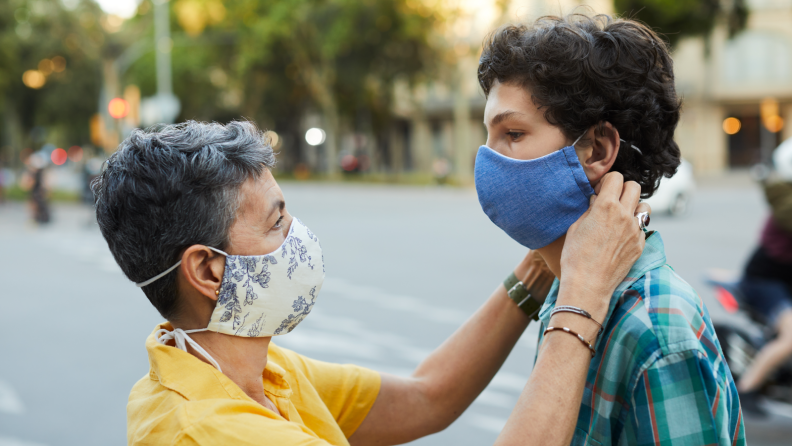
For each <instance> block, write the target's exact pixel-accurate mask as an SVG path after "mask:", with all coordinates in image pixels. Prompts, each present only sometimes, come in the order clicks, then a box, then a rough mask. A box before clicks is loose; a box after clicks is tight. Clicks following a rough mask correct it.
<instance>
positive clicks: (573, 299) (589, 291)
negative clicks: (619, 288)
mask: <svg viewBox="0 0 792 446" xmlns="http://www.w3.org/2000/svg"><path fill="white" fill-rule="evenodd" d="M565 277H568V276H565ZM612 297H613V290H601V289H597V288H596V287H591V286H589V285H587V284H584V283H581V282H579V281H574V280H571V279H562V280H561V283H560V284H559V288H558V299H557V300H556V306H561V305H571V306H575V307H579V308H582V309H584V310H586V311H588V312H589V314H591V317H592V318H594V320H596V321H597V322H600V323H602V320H603V319H604V318H605V315H606V314H607V313H608V307H609V306H610V301H611V298H612ZM556 316H560V315H556Z"/></svg>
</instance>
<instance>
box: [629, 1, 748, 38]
mask: <svg viewBox="0 0 792 446" xmlns="http://www.w3.org/2000/svg"><path fill="white" fill-rule="evenodd" d="M725 5H728V6H726V8H725V9H724V6H725ZM614 7H615V9H616V12H617V13H619V14H621V15H623V16H624V17H629V18H633V19H638V20H640V21H642V22H644V23H646V24H647V25H649V26H650V27H652V28H653V29H654V30H655V31H656V32H658V33H660V34H661V35H663V36H665V37H666V38H667V39H668V40H669V42H670V43H671V45H675V44H676V43H677V42H678V41H679V39H681V38H683V37H686V36H707V35H709V33H710V32H711V31H712V29H713V28H714V27H715V25H716V23H717V22H718V20H725V22H726V25H727V27H728V30H729V34H730V35H734V34H735V33H737V32H738V31H740V30H742V29H743V28H745V23H746V20H747V18H748V8H747V6H746V0H734V1H733V2H722V1H721V0H614Z"/></svg>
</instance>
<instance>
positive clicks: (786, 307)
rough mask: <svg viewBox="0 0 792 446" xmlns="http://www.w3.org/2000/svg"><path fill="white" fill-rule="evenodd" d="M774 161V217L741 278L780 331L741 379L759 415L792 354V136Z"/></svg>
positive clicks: (753, 302)
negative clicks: (768, 386) (766, 388)
mask: <svg viewBox="0 0 792 446" xmlns="http://www.w3.org/2000/svg"><path fill="white" fill-rule="evenodd" d="M773 164H774V166H775V175H774V176H771V177H769V178H766V179H764V181H763V189H764V193H765V198H766V199H767V202H768V204H769V205H770V216H769V217H768V218H767V221H766V223H765V225H764V229H763V230H762V235H761V239H760V242H759V246H758V247H757V248H756V251H754V253H753V255H752V256H751V258H750V260H749V261H748V264H747V265H746V267H745V272H744V276H743V278H742V280H741V282H740V289H741V291H742V293H743V295H744V297H745V300H746V303H747V304H748V305H750V306H751V307H752V308H753V309H754V310H756V311H757V312H758V313H759V314H761V315H762V316H764V318H765V320H766V321H767V323H768V325H770V326H771V327H772V328H774V329H775V331H776V332H777V336H776V337H775V338H774V339H773V340H772V341H770V342H769V343H768V344H766V345H765V346H764V347H763V348H762V349H761V350H760V351H759V352H758V353H757V354H756V356H755V357H754V361H753V363H752V364H751V365H750V366H749V367H748V369H747V370H746V371H745V373H743V375H742V376H741V377H740V381H739V382H738V383H737V388H738V390H739V391H740V398H741V401H742V402H743V408H744V409H745V410H746V411H747V412H749V413H751V414H753V415H758V416H764V415H766V411H765V410H764V409H763V408H762V407H761V405H760V400H761V397H760V396H759V390H760V388H761V387H762V385H763V384H764V383H765V381H766V380H767V378H768V376H770V374H771V373H773V372H774V371H775V370H776V369H777V368H778V367H779V366H780V365H781V364H783V362H784V361H786V360H787V359H789V358H790V357H792V139H789V140H787V141H785V142H784V143H782V144H781V145H780V146H779V147H778V148H777V149H776V150H775V152H774V153H773Z"/></svg>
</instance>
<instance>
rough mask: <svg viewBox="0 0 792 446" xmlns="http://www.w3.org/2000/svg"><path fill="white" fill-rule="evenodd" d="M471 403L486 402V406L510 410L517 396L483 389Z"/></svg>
mask: <svg viewBox="0 0 792 446" xmlns="http://www.w3.org/2000/svg"><path fill="white" fill-rule="evenodd" d="M473 404H486V405H487V406H493V407H501V408H503V409H509V410H512V409H513V408H514V405H515V404H517V398H515V397H514V395H511V394H508V393H503V392H496V391H494V390H489V389H484V391H483V392H481V394H479V396H478V398H476V400H475V401H473Z"/></svg>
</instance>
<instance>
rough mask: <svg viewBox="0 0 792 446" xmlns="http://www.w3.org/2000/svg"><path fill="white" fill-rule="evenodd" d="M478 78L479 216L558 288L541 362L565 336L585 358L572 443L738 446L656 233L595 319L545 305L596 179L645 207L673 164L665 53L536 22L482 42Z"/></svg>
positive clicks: (587, 23) (709, 357) (637, 35)
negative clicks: (618, 186)
mask: <svg viewBox="0 0 792 446" xmlns="http://www.w3.org/2000/svg"><path fill="white" fill-rule="evenodd" d="M478 74H479V83H480V84H481V86H482V88H483V90H484V93H485V96H486V98H487V103H486V107H485V110H484V124H485V125H486V127H487V132H488V136H487V145H486V146H482V147H481V148H479V151H478V156H477V158H476V167H475V180H476V189H477V192H478V198H479V201H480V203H481V206H482V209H483V210H484V212H485V213H486V214H487V216H489V218H490V219H491V220H492V222H493V223H495V224H496V225H497V226H498V227H500V228H501V229H503V230H504V231H505V232H506V233H507V234H508V235H509V236H511V237H512V238H513V239H515V240H516V241H518V242H520V243H521V244H522V245H524V246H526V247H528V248H531V249H535V250H537V251H538V252H539V253H540V254H541V256H542V257H543V258H544V259H545V260H546V261H547V265H548V266H549V268H550V270H552V271H553V273H554V274H555V275H556V276H557V277H558V278H559V279H560V280H559V281H557V282H556V283H555V285H554V287H553V289H551V290H550V293H549V294H548V296H547V298H546V300H545V303H544V305H543V307H542V309H541V312H540V313H539V319H540V320H541V322H542V331H540V337H539V349H538V351H539V355H542V354H543V352H544V351H546V349H548V348H549V346H548V344H547V341H548V340H549V339H548V337H550V336H552V335H553V334H555V333H566V334H567V335H572V336H568V337H573V336H578V337H580V338H581V339H585V343H586V344H588V345H589V346H590V348H591V352H592V356H593V358H594V359H593V360H592V361H591V364H590V366H589V373H588V375H587V382H586V390H585V394H584V396H583V403H582V405H581V407H580V412H579V415H578V421H577V426H576V427H577V428H576V429H575V433H574V439H573V441H572V443H573V444H598V445H599V444H602V445H648V444H653V445H654V444H663V445H704V444H708V445H713V444H717V445H722V446H726V445H730V446H731V445H743V444H745V432H744V429H743V420H742V416H741V412H740V402H739V398H738V393H737V389H736V386H735V384H734V380H733V378H732V375H731V373H730V371H729V368H728V366H727V364H726V361H725V360H724V356H723V352H722V350H721V347H720V344H719V342H718V339H717V336H716V334H715V330H714V327H713V325H712V320H711V319H710V316H709V313H708V311H707V309H706V307H705V306H704V303H703V302H702V300H701V298H700V297H699V295H698V294H697V293H696V291H695V290H694V289H693V288H692V287H691V286H690V285H688V284H687V283H686V282H685V281H684V280H683V279H682V278H681V277H679V276H678V275H677V274H676V273H675V272H674V270H673V269H672V268H671V267H670V266H669V265H668V264H667V263H666V255H665V248H664V244H663V240H662V239H661V237H660V234H659V233H658V232H657V231H651V232H646V246H645V248H644V251H643V253H642V255H641V257H640V258H639V259H638V260H637V262H635V264H633V265H632V268H631V270H630V272H629V273H628V274H627V277H626V278H625V279H624V281H623V282H622V283H621V284H619V286H618V287H617V288H616V289H615V291H614V293H613V295H612V298H611V301H610V303H609V308H608V311H607V312H606V314H601V315H599V314H597V315H595V314H594V313H593V312H591V311H590V309H588V308H586V307H585V306H584V307H582V308H581V307H574V306H570V305H569V304H566V303H562V302H561V301H560V300H556V297H557V296H560V295H559V294H557V293H558V292H559V286H560V287H563V286H564V280H566V273H563V274H562V271H561V267H560V265H561V264H562V263H563V261H564V255H566V249H567V247H568V244H569V243H570V240H569V238H568V237H569V234H568V232H567V230H568V229H569V228H570V225H571V224H572V223H574V222H575V220H576V219H577V218H578V217H579V216H580V215H581V214H582V213H583V212H585V211H586V209H587V208H588V200H589V197H590V196H592V194H594V191H595V189H596V187H597V186H598V185H599V183H600V181H602V179H603V178H606V175H612V174H613V172H619V173H621V174H622V175H623V176H624V179H625V180H631V181H632V182H629V183H626V185H625V187H626V188H628V187H629V188H632V187H634V188H636V191H635V192H634V193H635V194H642V196H644V197H649V196H651V195H652V194H653V192H654V191H655V189H656V188H657V185H658V183H659V181H660V179H661V178H663V177H670V176H672V175H673V174H674V172H675V171H676V169H677V166H679V163H680V151H679V147H678V146H677V144H676V142H674V131H675V129H676V126H677V123H678V122H679V116H680V107H681V102H680V100H679V98H678V97H677V94H676V91H675V86H674V71H673V62H672V59H671V56H670V54H669V51H668V46H667V45H666V43H665V42H664V41H663V40H661V39H660V38H659V37H658V35H657V34H655V33H654V32H653V31H652V30H651V29H650V28H648V27H647V26H645V25H643V24H641V23H639V22H636V21H633V20H626V19H613V18H611V17H609V16H607V15H597V16H589V15H586V14H572V15H569V16H566V17H553V16H548V17H543V18H540V19H538V20H537V21H536V22H534V23H533V24H531V25H516V26H515V25H512V26H506V27H503V28H501V29H499V30H498V31H496V32H495V33H493V34H492V35H491V36H490V38H489V39H488V40H487V41H486V42H485V44H484V49H483V52H482V55H481V58H480V61H479V69H478ZM609 172H610V173H609ZM636 183H637V184H636ZM614 230H615V228H609V227H601V228H598V231H601V232H611V231H614ZM507 429H508V426H507Z"/></svg>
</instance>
